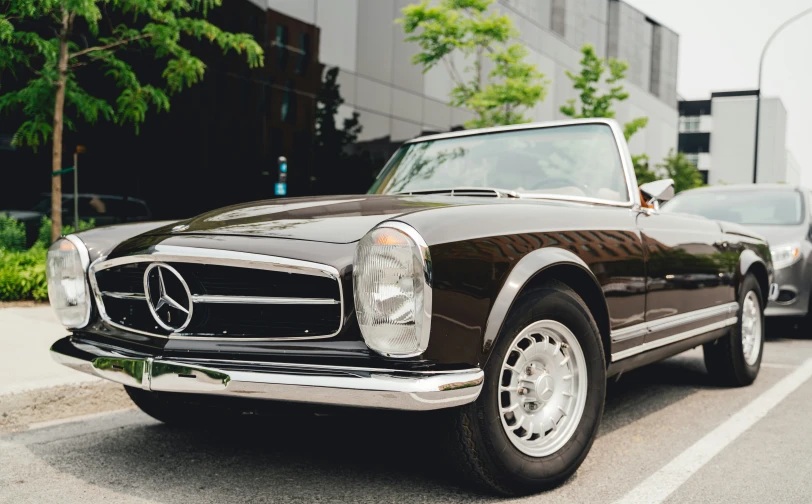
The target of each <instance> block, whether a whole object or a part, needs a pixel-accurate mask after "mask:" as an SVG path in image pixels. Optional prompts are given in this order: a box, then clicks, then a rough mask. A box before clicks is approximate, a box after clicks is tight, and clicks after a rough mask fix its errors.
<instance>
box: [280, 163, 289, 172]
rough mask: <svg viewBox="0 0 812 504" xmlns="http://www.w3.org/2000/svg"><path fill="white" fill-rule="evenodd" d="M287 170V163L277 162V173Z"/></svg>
mask: <svg viewBox="0 0 812 504" xmlns="http://www.w3.org/2000/svg"><path fill="white" fill-rule="evenodd" d="M287 172H288V164H287V163H279V173H287Z"/></svg>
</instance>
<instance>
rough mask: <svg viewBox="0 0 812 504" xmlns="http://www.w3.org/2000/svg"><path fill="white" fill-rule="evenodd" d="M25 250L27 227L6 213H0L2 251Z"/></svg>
mask: <svg viewBox="0 0 812 504" xmlns="http://www.w3.org/2000/svg"><path fill="white" fill-rule="evenodd" d="M23 249H25V225H24V224H23V223H22V222H20V221H18V220H17V219H15V218H14V217H10V216H8V215H6V214H4V213H0V250H23Z"/></svg>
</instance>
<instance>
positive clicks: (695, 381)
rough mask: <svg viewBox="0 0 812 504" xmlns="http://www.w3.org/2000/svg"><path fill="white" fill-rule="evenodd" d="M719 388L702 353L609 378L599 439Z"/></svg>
mask: <svg viewBox="0 0 812 504" xmlns="http://www.w3.org/2000/svg"><path fill="white" fill-rule="evenodd" d="M715 388H719V387H718V386H717V385H715V384H714V382H713V381H712V380H711V378H710V376H709V375H708V373H707V371H706V369H705V363H704V361H703V358H702V352H701V351H695V350H692V351H689V352H686V353H683V354H680V355H677V356H675V357H671V358H670V359H666V360H664V361H661V362H657V363H654V364H650V365H648V366H644V367H641V368H638V369H635V370H633V371H629V372H627V373H623V375H621V376H620V377H615V378H610V379H609V382H608V383H607V388H606V405H605V406H604V412H603V421H602V423H601V428H600V431H599V433H598V436H602V435H606V434H609V433H610V432H612V431H615V430H617V429H620V428H621V427H624V426H626V425H629V424H631V423H633V422H635V421H637V420H640V419H641V418H644V417H646V416H648V415H651V414H652V413H655V412H657V411H659V410H661V409H663V408H666V407H668V406H670V405H671V404H674V403H676V402H678V401H681V400H683V399H685V398H686V397H688V396H690V395H692V394H695V393H696V392H697V391H699V390H702V389H715Z"/></svg>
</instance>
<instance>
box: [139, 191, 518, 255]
mask: <svg viewBox="0 0 812 504" xmlns="http://www.w3.org/2000/svg"><path fill="white" fill-rule="evenodd" d="M500 201H507V200H506V199H498V198H477V197H471V198H466V197H450V196H443V195H440V196H437V195H434V196H406V195H403V196H388V195H367V194H364V195H354V196H321V197H307V198H289V199H277V200H267V201H258V202H254V203H245V204H240V205H234V206H230V207H226V208H221V209H218V210H214V211H212V212H208V213H204V214H202V215H199V216H197V217H194V218H192V219H189V220H187V221H181V222H179V223H176V224H175V225H173V226H166V227H163V228H160V229H157V230H155V231H153V232H152V233H151V234H173V235H233V236H260V237H273V238H288V239H297V240H309V241H319V242H327V243H352V242H355V241H358V240H360V239H361V238H362V237H363V236H364V235H365V234H366V233H367V232H368V231H369V230H370V229H372V228H373V227H375V226H376V225H377V224H379V223H381V222H383V221H386V220H390V219H394V218H397V217H399V216H402V215H404V214H408V213H412V212H417V211H420V210H425V209H428V208H437V207H449V206H460V205H478V204H494V203H497V202H500Z"/></svg>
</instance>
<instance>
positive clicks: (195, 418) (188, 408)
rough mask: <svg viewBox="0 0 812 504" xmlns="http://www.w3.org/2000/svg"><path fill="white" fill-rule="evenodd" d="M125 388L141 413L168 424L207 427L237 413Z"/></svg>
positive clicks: (176, 396) (181, 397)
mask: <svg viewBox="0 0 812 504" xmlns="http://www.w3.org/2000/svg"><path fill="white" fill-rule="evenodd" d="M124 389H125V390H126V391H127V395H129V396H130V399H132V401H133V402H134V403H135V405H136V406H138V408H139V409H140V410H141V411H143V412H144V413H146V414H147V415H149V416H151V417H152V418H154V419H155V420H158V421H160V422H163V423H165V424H167V425H177V426H183V427H208V426H211V425H215V424H219V423H223V422H225V421H230V420H234V419H236V418H237V416H238V415H239V412H235V411H231V410H229V409H225V408H220V407H215V406H213V405H206V404H204V403H201V402H198V401H195V400H194V399H189V398H188V396H186V395H184V394H175V393H171V392H151V391H148V390H142V389H138V388H133V387H126V386H125V387H124Z"/></svg>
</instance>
